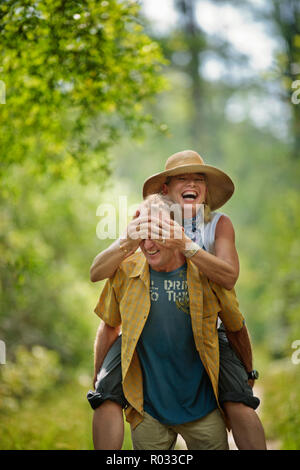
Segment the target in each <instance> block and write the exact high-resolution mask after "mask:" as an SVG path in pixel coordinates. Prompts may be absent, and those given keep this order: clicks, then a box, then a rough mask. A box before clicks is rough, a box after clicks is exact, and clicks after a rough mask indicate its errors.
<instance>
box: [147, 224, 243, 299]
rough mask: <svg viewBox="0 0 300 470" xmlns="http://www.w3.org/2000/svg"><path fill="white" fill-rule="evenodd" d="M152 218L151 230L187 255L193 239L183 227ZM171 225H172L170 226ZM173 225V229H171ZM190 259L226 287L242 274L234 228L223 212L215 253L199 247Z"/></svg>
mask: <svg viewBox="0 0 300 470" xmlns="http://www.w3.org/2000/svg"><path fill="white" fill-rule="evenodd" d="M151 221H152V224H153V226H152V229H151V230H152V231H155V233H157V234H160V235H161V236H162V237H165V238H166V244H165V246H166V247H169V248H172V249H179V250H180V251H181V252H182V253H183V254H184V255H185V252H186V249H187V248H186V247H187V246H188V244H189V243H191V242H192V241H191V240H190V238H189V237H188V236H187V235H186V234H185V233H184V232H182V234H183V236H181V233H180V232H181V231H182V227H181V226H180V225H179V224H178V223H177V222H174V221H173V220H169V221H168V220H165V221H162V222H161V223H157V221H154V220H153V219H152V220H151ZM170 226H171V227H170ZM170 228H171V230H170ZM191 261H192V262H193V263H194V264H195V265H196V266H197V267H198V268H199V270H200V271H201V272H202V273H203V274H205V275H206V276H207V277H208V278H209V279H210V280H211V281H213V282H216V283H217V284H219V285H220V286H222V287H225V289H228V290H230V289H232V288H233V287H234V285H235V283H236V281H237V279H238V276H239V258H238V254H237V251H236V247H235V234H234V228H233V225H232V223H231V220H230V219H229V217H227V216H224V215H222V216H221V217H220V219H219V221H218V223H217V226H216V232H215V255H212V254H211V253H208V252H207V251H205V250H202V249H199V250H198V251H197V252H196V253H195V254H194V255H193V256H192V257H191Z"/></svg>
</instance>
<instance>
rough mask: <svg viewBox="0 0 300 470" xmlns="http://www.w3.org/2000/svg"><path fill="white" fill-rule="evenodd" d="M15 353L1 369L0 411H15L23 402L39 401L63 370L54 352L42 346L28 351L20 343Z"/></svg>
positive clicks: (54, 383)
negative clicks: (11, 359) (13, 359)
mask: <svg viewBox="0 0 300 470" xmlns="http://www.w3.org/2000/svg"><path fill="white" fill-rule="evenodd" d="M15 356H16V357H15V361H14V362H10V361H9V362H8V363H7V364H5V365H4V366H3V367H1V369H0V414H3V413H4V414H6V413H9V412H11V411H13V412H18V411H19V409H20V407H21V406H24V403H27V405H28V403H32V404H34V403H35V401H37V400H41V398H42V397H43V396H45V395H47V393H48V394H49V391H50V390H51V389H52V388H53V387H54V386H55V385H56V383H57V381H58V379H59V376H60V374H61V373H62V369H61V366H60V364H59V357H58V355H57V353H56V352H55V351H49V350H47V349H45V348H42V347H41V346H34V347H33V348H32V350H31V351H29V350H28V349H26V348H25V347H23V346H19V347H18V348H17V349H16V354H15Z"/></svg>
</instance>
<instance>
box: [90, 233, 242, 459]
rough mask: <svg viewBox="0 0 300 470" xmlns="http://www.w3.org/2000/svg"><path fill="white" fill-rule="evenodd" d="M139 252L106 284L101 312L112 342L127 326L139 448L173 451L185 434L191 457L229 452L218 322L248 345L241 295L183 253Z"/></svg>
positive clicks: (127, 373)
mask: <svg viewBox="0 0 300 470" xmlns="http://www.w3.org/2000/svg"><path fill="white" fill-rule="evenodd" d="M140 246H141V250H142V253H136V254H134V255H133V256H131V257H129V258H127V259H126V260H125V261H123V262H122V263H121V265H120V267H119V268H118V270H117V271H116V273H115V275H114V277H113V278H111V279H110V280H109V281H107V283H106V285H105V288H104V290H103V292H102V295H101V298H100V301H99V303H98V305H97V307H96V309H95V312H96V313H97V314H98V315H99V316H100V317H101V318H102V319H103V321H104V322H105V324H106V325H105V326H104V328H108V329H110V330H111V337H112V338H113V341H114V340H115V339H116V337H117V335H118V332H119V328H120V325H121V326H122V376H123V390H124V395H125V397H126V399H127V402H128V403H129V406H128V407H127V409H126V411H125V413H126V418H127V421H129V422H130V424H131V429H132V440H133V446H134V448H135V449H172V448H173V447H174V445H175V442H176V437H177V434H178V433H179V434H181V435H182V436H183V438H184V439H185V441H186V443H187V447H188V448H189V449H194V450H196V449H227V448H228V447H227V437H226V429H225V424H224V421H223V418H222V411H221V410H220V406H219V402H218V373H219V349H218V336H217V329H216V324H217V317H218V314H219V315H220V317H221V319H222V321H223V324H224V326H225V328H226V330H227V331H228V332H231V335H230V337H232V336H234V335H236V336H239V335H243V340H244V341H245V338H248V336H247V335H246V336H245V327H244V326H243V317H242V315H241V313H240V311H239V309H238V303H237V300H236V297H235V294H234V292H233V291H227V290H225V289H223V288H221V287H220V286H218V285H217V284H214V283H213V282H210V281H208V279H207V278H206V277H205V276H204V275H202V274H201V273H199V271H198V269H197V267H196V266H195V265H194V264H193V263H192V262H191V261H190V260H189V259H187V260H186V259H185V257H184V256H183V254H182V253H180V251H179V250H174V249H170V248H167V247H166V246H164V245H163V244H162V243H160V242H159V241H158V240H155V241H154V240H149V239H146V240H143V241H142V243H141V244H140ZM187 286H188V288H187ZM234 332H236V333H234ZM233 333H234V335H233ZM113 341H112V342H113ZM248 343H249V338H248ZM108 347H109V345H107V348H106V347H105V345H104V346H103V357H104V355H105V354H106V352H107V350H108ZM245 350H246V351H249V350H250V351H251V347H250V344H247V343H246V344H245ZM242 354H243V352H242ZM101 408H102V407H101ZM102 411H103V410H102Z"/></svg>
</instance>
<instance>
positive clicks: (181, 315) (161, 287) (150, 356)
mask: <svg viewBox="0 0 300 470" xmlns="http://www.w3.org/2000/svg"><path fill="white" fill-rule="evenodd" d="M186 269H187V266H186V264H185V265H183V266H182V267H180V268H178V269H176V270H175V271H171V272H168V273H165V272H157V271H154V270H152V269H151V268H150V299H151V308H150V312H149V316H148V319H147V321H146V324H145V326H144V329H143V331H142V334H141V336H140V339H139V341H138V345H137V352H138V356H139V359H140V362H141V366H142V371H143V390H144V410H145V411H146V412H147V413H149V414H150V415H151V416H153V417H154V418H156V419H157V420H158V421H160V422H161V423H163V424H170V425H171V424H183V423H187V422H190V421H195V420H196V419H199V418H202V417H203V416H205V415H207V414H208V413H210V412H211V411H213V410H214V409H215V408H216V407H217V403H216V399H215V396H214V393H213V389H212V385H211V382H210V380H209V378H208V375H207V373H206V371H205V369H204V366H203V364H202V361H201V359H200V356H199V353H198V352H197V350H196V346H195V341H194V336H193V330H192V324H191V317H190V309H189V297H188V287H187V280H186V279H187V278H186Z"/></svg>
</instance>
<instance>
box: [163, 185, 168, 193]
mask: <svg viewBox="0 0 300 470" xmlns="http://www.w3.org/2000/svg"><path fill="white" fill-rule="evenodd" d="M162 193H163V195H166V194H168V185H167V184H166V183H164V184H163V185H162Z"/></svg>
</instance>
